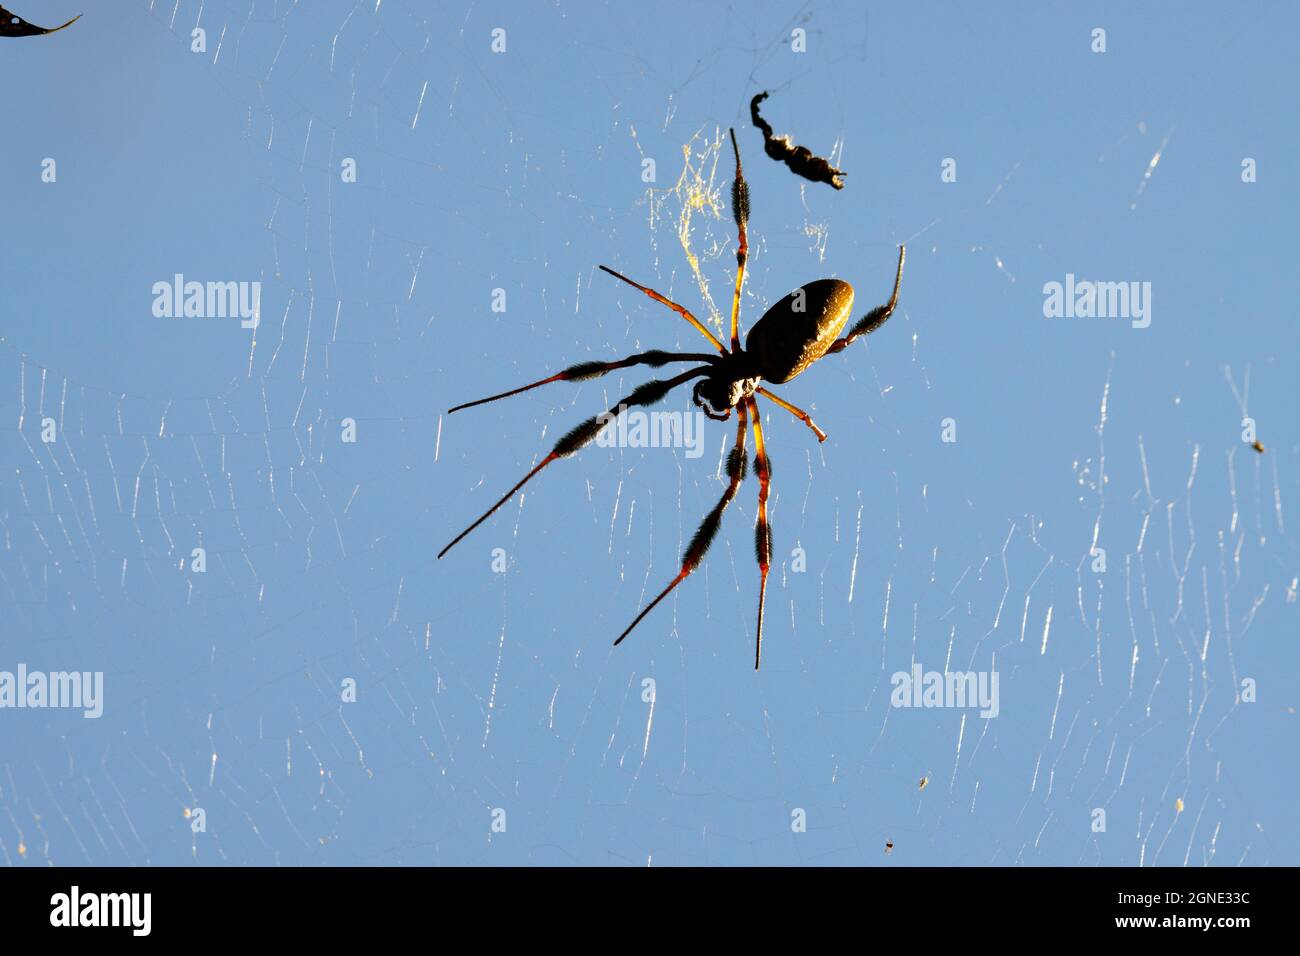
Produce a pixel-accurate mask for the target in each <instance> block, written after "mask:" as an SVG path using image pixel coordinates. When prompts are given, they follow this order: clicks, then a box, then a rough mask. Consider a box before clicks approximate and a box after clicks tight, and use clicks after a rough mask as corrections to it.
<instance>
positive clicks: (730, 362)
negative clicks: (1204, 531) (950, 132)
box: [438, 131, 905, 669]
mask: <svg viewBox="0 0 1300 956" xmlns="http://www.w3.org/2000/svg"><path fill="white" fill-rule="evenodd" d="M731 147H732V149H733V150H734V151H735V154H736V180H735V182H734V183H733V184H732V187H731V207H732V214H733V216H734V218H735V220H736V228H737V231H738V236H739V241H738V243H737V246H736V288H735V294H734V295H733V297H732V300H731V348H730V349H728V348H727V347H726V346H725V345H723V344H722V342H720V341H719V340H718V339H717V337H716V336H715V335H714V334H713V333H712V332H710V331H709V330H708V329H707V328H706V327H705V326H704V324H703V323H701V322H700V320H699V319H697V318H696V317H695V316H694V315H692V314H691V312H690V310H688V309H687V308H685V307H684V306H681V305H678V304H677V303H676V302H673V301H672V300H670V299H667V298H665V297H664V296H662V295H660V294H659V293H658V292H656V291H655V290H654V289H651V288H648V287H647V286H643V285H641V284H640V283H637V282H633V281H632V280H631V279H629V278H627V277H626V276H623V275H619V273H617V272H615V271H614V270H613V269H610V268H609V267H608V266H601V268H602V269H604V270H605V271H606V272H608V273H609V274H610V275H612V276H615V277H616V278H618V279H621V280H622V281H624V282H626V283H627V284H628V285H630V286H633V287H634V288H637V289H640V290H641V291H642V292H644V293H645V294H646V295H648V296H649V297H650V298H652V299H654V300H655V301H656V302H659V303H661V304H662V305H665V306H667V307H668V308H670V309H672V310H673V311H674V312H676V313H677V314H678V315H680V316H681V317H682V318H684V319H685V320H686V321H687V322H689V323H691V325H693V326H695V328H696V329H698V330H699V331H700V332H701V333H702V334H703V335H704V337H705V338H707V339H708V340H709V341H710V342H711V343H712V344H713V347H714V348H716V349H717V350H718V354H717V355H713V354H708V353H699V352H665V351H662V350H658V349H655V350H652V351H649V352H640V353H638V354H636V355H631V356H628V357H627V358H625V359H621V360H618V361H613V362H579V363H578V364H577V365H572V366H570V367H569V368H566V369H564V370H563V371H561V372H556V373H555V374H554V375H551V376H550V377H548V378H544V379H542V380H541V381H538V382H533V383H532V384H530V385H524V386H522V387H520V388H516V389H512V390H511V391H508V392H502V393H501V394H500V395H492V396H490V397H488V398H481V399H479V400H478V401H475V402H466V403H465V404H463V405H457V406H456V407H455V408H452V409H450V410H449V413H450V412H456V411H460V410H461V409H463V408H470V407H471V406H474V405H482V404H484V403H485V402H494V401H496V400H497V399H500V398H506V397H508V396H510V395H517V394H519V393H520V392H525V391H528V390H529V389H530V388H536V387H537V386H539V385H545V384H547V383H548V382H566V381H567V382H580V381H585V380H586V379H591V378H596V377H598V376H601V375H604V374H605V373H607V372H612V371H613V370H614V369H619V368H628V367H629V366H632V365H648V366H650V367H651V368H659V367H660V366H663V365H667V364H669V363H670V362H703V363H704V364H703V365H700V366H698V367H696V368H693V369H690V370H689V371H686V372H682V373H681V374H680V375H675V376H673V377H672V378H668V379H662V380H661V379H655V380H652V381H649V382H646V383H645V384H644V385H641V386H640V387H638V388H636V389H635V390H633V392H632V393H631V394H630V395H628V396H627V397H626V398H624V399H622V400H621V401H619V402H618V403H617V404H615V405H614V407H613V408H611V409H610V410H609V411H608V412H605V413H602V414H600V415H597V416H596V417H595V418H590V419H588V420H587V421H585V422H582V423H581V424H580V425H578V426H576V427H575V428H573V429H572V430H571V431H570V432H568V434H566V435H564V436H563V437H562V438H561V439H560V440H559V441H558V442H556V443H555V447H554V448H552V449H551V452H550V454H548V455H547V456H546V457H545V458H543V459H542V460H541V461H540V462H538V464H537V465H536V466H534V468H533V470H532V471H530V472H528V474H526V475H525V476H524V477H523V478H522V479H520V481H519V483H518V484H516V485H515V486H514V487H513V488H511V489H510V490H509V491H508V492H506V493H505V495H504V496H503V497H502V498H501V499H500V500H499V501H498V502H497V503H496V504H494V505H493V506H492V507H491V508H489V509H488V510H487V511H486V512H485V513H484V514H483V515H482V516H481V517H480V518H479V519H478V520H477V521H475V522H474V523H473V524H472V525H470V526H469V527H468V528H466V529H465V530H464V531H462V532H461V533H460V534H459V535H457V536H456V537H455V538H454V539H453V540H452V542H451V544H448V545H447V546H446V547H445V548H443V549H442V550H441V551H440V552H438V557H439V558H441V557H442V556H443V555H444V554H446V553H447V552H448V551H450V550H451V549H452V548H453V547H454V546H455V545H456V544H457V542H459V541H460V540H461V539H462V538H464V537H465V536H466V535H467V534H469V533H470V532H471V531H473V530H474V529H475V528H477V527H478V526H479V525H480V524H482V523H483V522H484V521H486V520H487V519H488V517H489V516H490V515H491V514H492V513H493V512H495V511H496V510H497V509H498V508H500V507H501V506H502V505H503V504H505V503H506V502H507V501H509V500H510V499H511V497H513V496H514V494H515V492H516V491H518V490H519V489H520V488H522V487H523V486H524V484H525V483H527V482H528V481H529V479H531V478H532V477H533V476H534V475H536V474H537V473H538V472H539V471H541V470H542V469H543V468H545V467H546V466H547V465H549V464H550V463H551V462H553V461H555V460H556V459H557V458H567V457H569V456H570V455H573V454H575V453H577V452H578V451H579V450H581V449H582V448H584V447H585V446H587V445H589V444H591V442H593V441H595V439H596V437H597V436H598V435H599V434H600V433H601V432H602V431H603V430H604V429H605V427H606V426H607V425H608V424H609V423H610V422H611V421H613V419H614V418H616V417H617V416H618V415H619V414H620V413H621V412H623V411H624V410H626V409H628V408H630V407H633V406H638V405H653V404H655V403H656V402H659V401H661V400H663V398H664V397H665V396H667V394H668V393H669V392H671V391H672V390H673V389H674V388H676V387H677V386H678V385H682V384H684V383H686V382H689V381H690V380H691V379H700V381H698V382H696V383H695V388H694V391H693V392H692V399H693V401H694V402H695V404H696V405H697V406H699V407H700V408H701V409H703V410H704V413H705V414H706V415H708V416H709V417H710V418H713V419H716V420H718V421H726V420H727V419H729V418H730V417H731V412H732V409H735V411H736V417H737V427H736V443H735V445H734V446H733V447H732V449H731V452H730V454H728V456H727V463H726V472H727V479H728V485H727V488H726V490H725V491H724V492H723V493H722V497H721V498H720V499H719V501H718V503H717V504H716V505H715V506H714V507H713V510H712V511H710V512H709V513H708V514H707V515H705V516H704V520H703V521H702V522H701V523H700V526H699V528H698V529H697V530H696V532H695V535H694V537H692V538H691V542H690V544H689V545H688V546H687V548H686V552H685V554H683V555H682V566H681V570H680V571H678V573H677V576H676V577H674V578H673V579H672V580H671V581H670V582H669V583H668V586H667V587H665V588H664V589H663V590H662V591H660V592H659V596H658V597H656V598H655V599H654V600H653V601H651V602H650V603H649V604H647V605H646V606H645V608H644V609H642V611H641V613H640V614H638V615H637V616H636V619H635V620H633V621H632V623H631V624H630V625H628V627H627V629H626V630H625V631H624V632H623V633H622V634H620V635H619V636H618V639H617V640H615V641H614V643H615V644H619V643H620V642H621V641H622V640H623V638H625V637H627V636H628V634H630V633H631V632H632V628H634V627H636V626H637V624H639V623H640V622H641V619H642V618H643V617H645V616H646V615H647V614H649V613H650V611H651V610H652V609H653V608H654V607H655V605H656V604H658V603H659V602H660V601H662V600H663V599H664V598H665V597H667V596H668V593H669V592H670V591H672V589H673V588H675V587H677V585H678V584H680V583H681V582H682V581H684V580H685V579H686V577H687V576H688V575H689V574H690V573H691V572H692V571H694V570H695V568H696V567H697V566H698V565H699V563H700V561H701V560H702V559H703V558H704V554H705V552H706V551H708V549H709V545H710V544H712V542H713V538H714V536H715V535H716V534H717V533H718V528H719V526H720V525H721V523H722V513H723V512H724V511H725V510H726V508H727V505H729V504H731V502H732V500H733V499H734V498H735V497H736V492H737V490H739V488H740V483H741V482H742V481H743V480H744V478H745V471H746V463H747V458H748V455H747V454H746V449H745V436H746V434H747V425H748V423H750V422H752V424H753V428H754V474H755V475H756V476H757V477H758V481H759V490H758V519H757V521H756V522H755V527H754V545H755V552H756V554H757V557H758V570H759V586H758V631H757V638H756V644H755V649H754V667H755V668H756V669H757V667H758V664H759V661H760V659H761V655H762V649H763V603H764V596H765V595H766V593H767V575H768V570H769V568H770V567H771V562H772V531H771V528H770V526H769V525H768V521H767V498H768V492H769V490H770V487H771V482H772V466H771V462H770V461H769V460H768V457H767V449H766V447H765V446H764V444H763V426H762V421H761V418H760V415H759V411H758V401H757V398H756V397H755V396H758V395H762V396H763V397H764V398H767V399H770V400H771V401H773V402H775V403H776V404H777V405H780V406H781V407H782V408H784V409H785V410H786V411H788V412H790V414H792V415H794V416H795V417H796V418H798V419H799V420H800V421H802V422H803V423H804V424H805V425H807V426H808V427H809V428H811V429H812V430H813V432H814V433H815V434H816V435H817V440H818V441H825V440H826V433H825V432H823V431H822V430H821V429H820V428H818V427H817V425H816V424H815V423H814V422H813V420H812V419H811V418H810V417H809V416H808V413H807V412H805V411H804V410H803V409H801V408H798V407H796V406H794V405H791V404H790V403H789V402H787V401H786V400H785V399H783V398H780V397H778V396H777V395H775V394H773V393H772V392H771V391H769V390H768V389H766V388H764V387H762V385H761V384H760V383H761V382H763V381H767V382H769V383H771V384H773V385H781V384H784V383H785V382H788V381H790V380H791V379H792V378H794V377H795V376H796V375H798V374H800V373H801V372H803V371H804V370H805V369H807V368H808V366H810V365H812V364H813V363H814V362H816V361H817V360H818V359H820V358H822V357H823V356H826V355H830V354H832V353H834V352H839V351H842V350H843V349H845V348H846V347H848V345H850V344H851V343H852V342H853V341H854V340H855V339H857V338H858V337H859V336H862V335H866V334H868V333H870V332H874V331H875V330H876V329H878V328H880V326H881V325H883V324H884V322H885V320H886V319H888V318H889V316H890V315H892V314H893V311H894V307H895V306H896V305H897V304H898V288H899V285H900V283H901V282H902V278H903V255H904V252H905V250H904V248H903V247H902V246H901V245H900V246H899V247H898V272H897V274H896V275H895V277H894V292H893V294H892V295H891V296H890V297H889V301H888V302H886V303H885V304H884V305H882V306H878V307H877V308H874V309H872V310H871V311H870V312H868V313H867V314H866V315H865V316H864V317H863V318H862V319H860V320H859V321H858V322H857V323H856V324H855V325H854V326H853V328H851V329H850V330H849V334H848V335H845V336H840V332H842V331H843V330H844V326H845V325H846V324H848V319H849V314H850V312H851V310H852V308H853V287H852V286H851V285H849V284H848V283H847V282H844V281H842V280H840V279H818V280H816V281H815V282H809V283H807V284H806V285H803V286H800V287H799V288H797V289H795V290H794V291H793V292H791V293H790V294H789V295H787V296H786V297H785V298H783V299H782V300H781V301H779V302H777V303H776V304H775V305H773V306H772V307H771V308H770V309H768V310H767V311H766V312H765V313H764V314H763V317H762V318H760V319H759V320H758V322H756V323H755V324H754V327H753V328H752V329H750V331H749V335H748V336H747V337H746V339H745V346H744V348H742V347H741V345H740V289H741V286H742V285H743V283H744V281H745V263H746V259H747V257H748V251H749V242H748V239H747V236H746V226H747V224H748V220H749V188H748V186H747V185H746V184H745V176H744V173H743V172H742V170H741V167H740V148H739V147H738V146H737V145H736V134H735V131H732V133H731Z"/></svg>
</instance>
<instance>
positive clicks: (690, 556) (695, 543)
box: [614, 404, 746, 647]
mask: <svg viewBox="0 0 1300 956" xmlns="http://www.w3.org/2000/svg"><path fill="white" fill-rule="evenodd" d="M736 413H737V415H738V416H739V420H738V421H737V423H736V444H735V445H734V446H732V449H731V452H730V454H728V455H727V477H728V478H729V479H730V482H729V484H728V485H727V490H726V491H724V492H723V493H722V497H721V498H720V499H719V500H718V503H717V504H716V505H714V506H713V510H712V511H710V512H709V513H708V514H707V515H705V516H704V520H703V521H701V522H700V526H699V527H698V528H697V529H696V530H695V536H694V537H693V538H691V543H690V544H689V545H688V546H687V548H686V553H685V554H683V555H682V568H681V570H680V571H678V572H677V577H675V578H673V579H672V580H671V581H669V582H668V586H667V587H666V588H664V589H663V590H662V591H660V592H659V596H658V597H657V598H655V599H654V600H653V601H651V602H650V603H649V604H647V605H646V606H645V608H644V609H643V610H642V611H641V613H640V614H638V615H637V616H636V620H634V621H633V622H632V623H631V624H629V625H628V626H627V630H625V631H624V632H623V633H622V634H620V635H619V636H618V639H617V640H615V641H614V646H615V647H617V646H618V645H619V644H621V643H622V642H623V638H625V637H627V636H628V635H629V634H631V633H632V629H633V628H634V627H636V626H637V625H638V624H640V623H641V619H642V618H643V617H645V616H646V615H647V614H649V613H650V612H651V611H653V610H654V608H655V605H656V604H658V603H659V602H660V601H662V600H663V599H664V598H666V597H667V596H668V594H669V592H670V591H672V589H673V588H675V587H677V585H679V584H681V583H682V582H683V581H685V580H686V578H687V577H688V576H689V575H690V573H691V572H692V571H694V570H695V568H696V566H697V565H699V563H700V562H701V561H702V560H704V555H705V552H707V551H708V550H709V545H711V544H712V543H713V539H714V537H715V536H716V535H717V533H718V528H719V527H720V526H721V525H722V513H723V512H724V511H726V510H727V505H729V504H731V501H732V499H733V498H735V497H736V491H737V490H738V489H739V488H740V483H741V482H742V481H744V480H745V469H746V455H745V430H746V423H745V406H744V404H740V405H737V406H736Z"/></svg>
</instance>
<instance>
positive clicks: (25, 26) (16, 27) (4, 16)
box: [0, 7, 81, 37]
mask: <svg viewBox="0 0 1300 956" xmlns="http://www.w3.org/2000/svg"><path fill="white" fill-rule="evenodd" d="M80 19H81V14H77V16H75V17H73V18H72V19H71V20H69V21H68V22H67V23H65V24H63V26H61V27H51V28H49V29H46V28H45V27H38V26H37V25H36V24H34V23H28V22H27V21H26V20H24V19H22V18H21V17H16V16H14V15H13V14H12V13H10V12H9V11H8V10H6V9H5V8H4V7H0V37H40V36H46V35H47V34H50V33H58V32H59V31H60V30H64V29H66V28H68V27H70V26H72V25H73V24H74V23H76V22H77V21H78V20H80Z"/></svg>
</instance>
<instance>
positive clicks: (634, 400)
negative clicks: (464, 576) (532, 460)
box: [438, 365, 711, 558]
mask: <svg viewBox="0 0 1300 956" xmlns="http://www.w3.org/2000/svg"><path fill="white" fill-rule="evenodd" d="M710 369H711V366H708V365H704V366H701V367H699V368H693V369H691V370H690V371H689V372H682V373H681V374H680V375H677V376H674V377H673V378H670V379H665V380H660V379H653V380H651V381H649V382H646V383H645V384H644V385H641V386H639V387H638V388H636V389H634V390H633V391H632V394H630V395H628V396H627V397H626V398H623V399H620V400H619V402H618V403H617V404H616V405H615V406H614V407H613V408H611V409H610V410H609V411H608V412H604V413H602V414H600V415H597V416H596V417H595V418H589V419H587V420H586V421H585V422H583V423H582V424H580V425H578V426H576V427H575V428H573V429H572V430H571V431H569V432H568V434H566V435H564V436H563V437H562V438H561V439H560V440H559V441H557V442H556V443H555V447H554V448H552V449H551V451H550V454H548V455H547V456H546V457H545V458H543V459H542V460H541V461H540V462H538V464H537V465H536V467H534V468H533V470H532V471H530V472H529V473H528V474H526V475H524V477H523V478H521V479H520V480H519V483H518V484H517V485H515V486H514V487H513V488H511V489H510V490H509V491H507V492H506V493H505V494H504V495H503V496H502V497H501V500H500V501H498V502H497V503H496V504H494V505H493V506H492V507H491V508H489V509H488V510H487V511H485V512H484V513H483V515H482V516H481V517H480V518H479V519H478V520H477V521H475V522H474V523H473V524H472V525H470V526H469V527H468V528H466V529H465V530H464V531H462V532H461V533H460V534H458V535H456V537H455V538H453V539H452V541H451V544H449V545H447V546H446V547H445V548H443V549H442V550H441V551H439V552H438V557H439V558H441V557H442V556H443V555H444V554H446V553H447V552H448V551H450V550H451V549H452V548H454V547H455V546H456V545H457V544H459V543H460V541H461V539H462V538H464V537H465V536H466V535H467V534H469V533H470V532H471V531H473V530H474V529H475V528H477V527H478V526H479V525H481V524H482V523H483V522H484V521H486V520H487V519H488V518H489V517H491V515H492V514H493V512H495V511H496V510H497V509H498V508H500V507H501V506H502V505H503V504H505V503H506V502H507V501H509V500H510V499H511V498H513V497H514V494H515V492H516V491H518V490H519V489H520V488H522V487H523V486H524V485H526V484H527V483H528V482H529V481H530V480H531V479H532V477H533V476H534V475H536V474H537V473H538V472H539V471H541V470H542V469H543V468H545V467H546V466H547V465H549V464H550V463H551V462H553V461H555V460H556V459H557V458H568V457H569V456H570V455H574V454H577V452H579V451H580V450H581V449H583V448H585V447H586V446H587V445H590V444H591V443H592V442H593V441H595V440H596V436H597V435H599V434H600V433H601V432H602V431H604V430H605V426H606V425H608V424H609V423H610V422H612V421H613V420H614V419H615V418H617V417H618V416H619V413H620V412H622V411H623V409H625V408H629V407H631V406H634V405H654V404H655V403H657V402H660V401H662V400H663V398H664V397H665V396H666V395H667V394H668V393H669V392H671V391H672V390H673V389H674V388H676V387H677V386H678V385H681V384H682V383H683V382H689V381H690V380H691V379H693V378H698V377H699V376H701V375H707V374H708V373H709V371H710Z"/></svg>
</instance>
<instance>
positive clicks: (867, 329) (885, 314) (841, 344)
mask: <svg viewBox="0 0 1300 956" xmlns="http://www.w3.org/2000/svg"><path fill="white" fill-rule="evenodd" d="M906 252H907V250H906V249H905V248H904V247H903V246H901V245H900V246H899V247H898V274H897V275H896V276H894V294H893V295H891V296H890V297H889V301H888V302H886V303H885V304H884V305H878V306H876V307H875V308H874V309H872V310H871V311H870V312H868V313H867V314H866V315H865V316H864V317H863V318H862V319H860V320H859V321H858V324H857V325H855V326H853V328H852V329H850V330H849V334H848V335H846V336H844V338H842V339H836V340H835V341H834V342H832V343H831V347H830V348H828V349H827V350H826V354H827V355H830V354H832V353H834V352H839V351H842V350H844V349H846V348H848V346H850V345H852V344H853V340H854V339H856V338H857V337H858V336H859V335H870V334H871V333H872V332H874V331H876V329H878V328H880V327H881V326H882V325H884V324H885V320H886V319H887V318H889V317H890V316H891V315H893V314H894V306H896V305H898V287H899V286H900V285H902V282H903V256H904V255H905V254H906Z"/></svg>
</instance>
